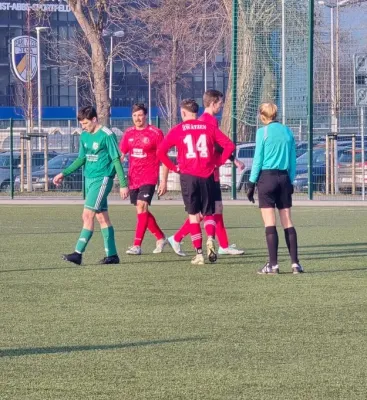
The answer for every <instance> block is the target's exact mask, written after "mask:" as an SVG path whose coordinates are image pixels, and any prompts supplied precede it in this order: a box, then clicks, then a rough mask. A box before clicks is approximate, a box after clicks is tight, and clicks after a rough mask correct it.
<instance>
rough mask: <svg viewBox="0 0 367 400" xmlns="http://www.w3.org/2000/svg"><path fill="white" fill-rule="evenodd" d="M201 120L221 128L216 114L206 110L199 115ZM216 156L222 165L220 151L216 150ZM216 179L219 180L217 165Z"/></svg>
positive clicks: (217, 162) (215, 170) (217, 161)
mask: <svg viewBox="0 0 367 400" xmlns="http://www.w3.org/2000/svg"><path fill="white" fill-rule="evenodd" d="M199 120H200V121H205V122H207V123H208V124H211V125H213V126H215V127H216V128H219V123H218V120H217V119H216V118H215V117H214V115H211V114H209V113H207V112H204V113H203V114H201V115H200V117H199ZM215 156H216V164H217V165H220V160H221V155H220V153H218V152H217V151H216V152H215ZM214 180H215V181H216V182H219V167H216V168H215V169H214Z"/></svg>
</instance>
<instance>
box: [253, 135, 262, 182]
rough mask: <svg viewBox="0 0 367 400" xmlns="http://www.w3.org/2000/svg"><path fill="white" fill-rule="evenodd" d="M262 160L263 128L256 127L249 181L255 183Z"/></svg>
mask: <svg viewBox="0 0 367 400" xmlns="http://www.w3.org/2000/svg"><path fill="white" fill-rule="evenodd" d="M263 161H264V129H261V128H260V129H258V130H257V132H256V145H255V154H254V160H253V162H252V168H251V175H250V182H252V183H256V182H257V180H258V178H259V174H260V171H261V168H262V165H263Z"/></svg>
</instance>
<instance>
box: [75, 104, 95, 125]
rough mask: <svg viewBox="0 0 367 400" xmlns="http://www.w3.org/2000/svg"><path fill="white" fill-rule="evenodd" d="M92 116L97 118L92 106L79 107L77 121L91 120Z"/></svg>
mask: <svg viewBox="0 0 367 400" xmlns="http://www.w3.org/2000/svg"><path fill="white" fill-rule="evenodd" d="M93 118H98V117H97V111H96V109H95V108H94V107H93V106H85V107H82V108H80V109H79V111H78V121H83V119H88V120H89V121H92V119H93Z"/></svg>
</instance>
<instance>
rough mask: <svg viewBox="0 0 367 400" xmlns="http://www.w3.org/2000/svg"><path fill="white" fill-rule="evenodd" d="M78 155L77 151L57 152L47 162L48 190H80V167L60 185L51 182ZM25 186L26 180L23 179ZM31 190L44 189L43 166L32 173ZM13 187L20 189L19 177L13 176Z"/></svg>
mask: <svg viewBox="0 0 367 400" xmlns="http://www.w3.org/2000/svg"><path fill="white" fill-rule="evenodd" d="M77 157H78V153H67V154H59V155H58V156H57V157H55V158H53V159H52V160H50V161H49V162H48V188H49V189H50V190H54V189H60V190H63V191H71V190H72V191H80V190H82V169H81V168H79V169H78V170H77V171H75V172H73V173H72V174H71V175H68V176H66V177H65V178H64V180H63V182H62V184H61V186H59V187H56V186H55V185H54V183H53V182H52V180H53V178H54V177H55V176H56V175H57V174H58V173H60V172H62V171H63V170H64V169H65V168H67V167H68V166H70V165H71V164H72V163H73V162H74V161H75V159H76V158H77ZM24 184H25V187H27V182H26V179H25V182H24ZM32 187H33V190H45V170H44V166H42V167H41V168H40V169H38V170H37V171H35V172H33V173H32ZM15 189H16V190H19V189H20V177H19V176H17V177H16V178H15Z"/></svg>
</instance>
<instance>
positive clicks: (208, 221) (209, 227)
mask: <svg viewBox="0 0 367 400" xmlns="http://www.w3.org/2000/svg"><path fill="white" fill-rule="evenodd" d="M204 229H205V232H206V235H207V236H208V237H209V236H211V237H212V238H213V239H214V237H215V220H214V215H206V216H205V217H204Z"/></svg>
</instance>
